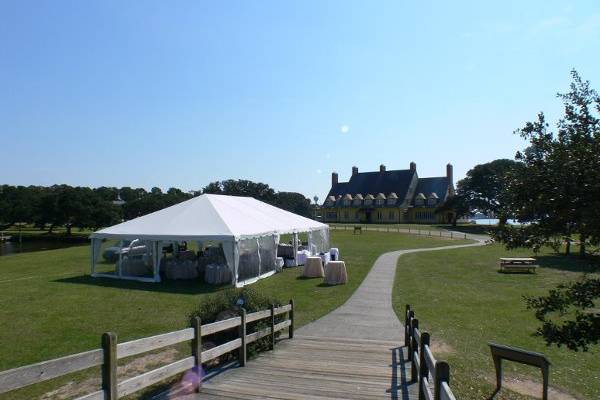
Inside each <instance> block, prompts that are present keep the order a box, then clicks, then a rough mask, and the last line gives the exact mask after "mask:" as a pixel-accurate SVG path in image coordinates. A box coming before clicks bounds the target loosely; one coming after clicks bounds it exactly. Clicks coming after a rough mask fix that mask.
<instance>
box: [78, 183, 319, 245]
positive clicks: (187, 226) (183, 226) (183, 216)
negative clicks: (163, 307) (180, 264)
mask: <svg viewBox="0 0 600 400" xmlns="http://www.w3.org/2000/svg"><path fill="white" fill-rule="evenodd" d="M326 227H327V225H325V224H322V223H320V222H317V221H314V220H312V219H309V218H305V217H302V216H300V215H297V214H294V213H291V212H289V211H286V210H282V209H281V208H277V207H275V206H272V205H270V204H267V203H264V202H262V201H258V200H256V199H254V198H252V197H237V196H224V195H215V194H203V195H202V196H198V197H194V198H193V199H190V200H187V201H184V202H181V203H179V204H175V205H174V206H171V207H167V208H163V209H162V210H159V211H156V212H153V213H151V214H148V215H144V216H142V217H138V218H135V219H132V220H129V221H126V222H123V223H121V224H118V225H114V226H111V227H108V228H105V229H102V230H99V231H97V232H94V233H92V234H91V236H90V237H91V238H100V239H101V238H121V239H136V238H139V239H147V240H211V239H212V240H234V239H235V240H237V239H241V238H247V237H259V236H264V235H270V234H275V233H280V234H284V233H293V232H307V231H312V230H318V229H324V228H326Z"/></svg>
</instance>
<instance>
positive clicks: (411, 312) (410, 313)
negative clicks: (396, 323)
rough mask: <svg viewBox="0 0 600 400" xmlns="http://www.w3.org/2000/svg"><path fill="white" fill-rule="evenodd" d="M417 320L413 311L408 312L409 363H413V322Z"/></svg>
mask: <svg viewBox="0 0 600 400" xmlns="http://www.w3.org/2000/svg"><path fill="white" fill-rule="evenodd" d="M414 319H415V312H414V311H413V310H410V311H409V312H408V324H407V325H406V327H407V329H408V357H407V358H408V361H412V335H413V330H412V322H413V320H414Z"/></svg>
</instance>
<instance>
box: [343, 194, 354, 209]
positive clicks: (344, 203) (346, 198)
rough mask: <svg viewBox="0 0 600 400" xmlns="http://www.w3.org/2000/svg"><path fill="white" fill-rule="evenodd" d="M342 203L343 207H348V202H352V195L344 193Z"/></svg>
mask: <svg viewBox="0 0 600 400" xmlns="http://www.w3.org/2000/svg"><path fill="white" fill-rule="evenodd" d="M342 204H343V205H344V207H350V204H352V196H351V195H350V194H346V195H344V197H343V198H342Z"/></svg>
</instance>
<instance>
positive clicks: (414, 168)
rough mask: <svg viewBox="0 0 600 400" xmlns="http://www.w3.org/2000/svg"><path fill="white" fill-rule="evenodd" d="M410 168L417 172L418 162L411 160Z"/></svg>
mask: <svg viewBox="0 0 600 400" xmlns="http://www.w3.org/2000/svg"><path fill="white" fill-rule="evenodd" d="M410 170H411V171H412V172H417V164H415V162H414V161H411V163H410Z"/></svg>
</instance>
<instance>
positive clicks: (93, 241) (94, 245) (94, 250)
mask: <svg viewBox="0 0 600 400" xmlns="http://www.w3.org/2000/svg"><path fill="white" fill-rule="evenodd" d="M96 240H98V239H92V270H91V275H92V276H94V275H95V274H96Z"/></svg>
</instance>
